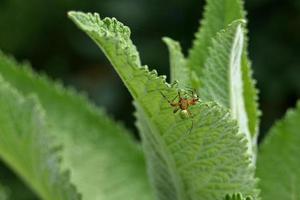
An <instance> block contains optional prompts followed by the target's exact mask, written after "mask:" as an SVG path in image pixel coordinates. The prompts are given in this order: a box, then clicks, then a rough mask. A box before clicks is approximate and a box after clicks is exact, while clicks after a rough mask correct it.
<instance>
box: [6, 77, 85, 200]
mask: <svg viewBox="0 0 300 200" xmlns="http://www.w3.org/2000/svg"><path fill="white" fill-rule="evenodd" d="M0 113H1V115H0V156H1V158H2V159H3V160H4V161H5V162H6V163H7V164H8V165H9V166H10V167H11V168H13V169H14V170H15V171H16V172H17V173H18V174H19V175H20V176H21V177H22V178H23V179H24V180H25V182H27V183H28V184H29V185H30V186H31V187H32V189H33V190H34V191H35V192H36V193H37V194H38V195H39V196H40V197H41V198H42V199H45V200H53V199H57V200H77V199H80V196H79V195H78V194H77V192H76V190H75V188H74V186H73V185H71V183H70V182H69V176H68V174H66V173H62V172H61V170H60V163H59V156H58V153H57V149H56V148H57V147H56V145H55V143H54V142H53V141H52V140H51V138H50V137H49V134H48V133H47V131H48V126H47V123H46V122H47V119H46V118H45V113H44V111H43V109H42V107H41V105H40V104H39V102H38V101H37V98H34V97H32V96H31V97H27V98H24V97H23V96H22V95H20V94H19V93H18V92H17V91H16V90H15V89H14V88H12V87H11V86H10V85H9V84H8V83H6V82H5V81H4V80H3V79H2V77H0Z"/></svg>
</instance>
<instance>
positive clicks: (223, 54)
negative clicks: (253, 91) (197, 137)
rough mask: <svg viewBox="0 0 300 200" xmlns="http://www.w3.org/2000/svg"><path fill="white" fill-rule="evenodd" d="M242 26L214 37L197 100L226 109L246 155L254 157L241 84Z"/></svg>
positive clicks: (235, 24)
mask: <svg viewBox="0 0 300 200" xmlns="http://www.w3.org/2000/svg"><path fill="white" fill-rule="evenodd" d="M242 25H243V22H242V21H235V22H234V23H232V24H231V25H229V26H228V27H227V28H226V29H225V30H223V31H221V32H220V33H218V34H217V37H216V38H215V39H213V42H212V47H211V48H210V49H209V52H210V53H209V55H208V59H207V60H206V62H205V68H204V71H203V78H202V80H203V86H202V88H201V89H200V94H201V97H202V98H203V99H204V100H207V101H216V102H218V103H219V104H221V105H222V106H224V107H226V108H229V109H230V111H231V114H232V117H233V118H234V119H236V120H237V121H238V124H239V128H240V132H241V133H243V134H245V136H246V138H247V140H248V153H249V154H250V155H253V156H254V155H255V153H254V150H253V147H252V138H251V134H250V131H249V127H248V116H247V113H246V110H245V100H244V96H243V80H242V69H241V66H242V65H241V62H242V52H243V48H244V33H243V29H242Z"/></svg>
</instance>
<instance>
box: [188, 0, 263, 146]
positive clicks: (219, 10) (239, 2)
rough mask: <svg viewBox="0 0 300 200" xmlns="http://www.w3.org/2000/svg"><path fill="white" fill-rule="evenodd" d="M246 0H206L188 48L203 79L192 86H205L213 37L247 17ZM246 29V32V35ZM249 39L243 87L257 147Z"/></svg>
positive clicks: (191, 64)
mask: <svg viewBox="0 0 300 200" xmlns="http://www.w3.org/2000/svg"><path fill="white" fill-rule="evenodd" d="M243 4H244V3H243V0H207V5H206V6H205V12H204V19H203V20H202V21H201V24H200V27H199V30H198V32H197V33H196V35H195V36H196V38H195V40H194V42H193V47H192V48H191V49H190V51H189V57H188V59H187V66H188V67H189V68H190V69H192V70H193V71H195V72H196V73H197V74H198V76H199V79H200V82H197V81H193V82H192V83H193V87H194V88H198V89H200V88H201V87H202V85H203V84H204V83H203V80H202V77H204V76H205V75H203V70H204V68H205V65H206V63H207V59H208V57H209V48H211V46H212V45H213V44H212V43H213V40H212V38H215V37H216V35H217V33H218V32H220V31H221V30H223V29H225V28H226V27H227V26H228V25H229V24H231V23H232V22H233V21H235V20H238V19H244V20H246V18H245V15H246V14H245V11H244V9H243ZM246 33H247V32H246V31H245V35H246ZM247 42H248V40H247V38H246V37H245V44H244V49H243V57H242V61H241V63H242V67H241V70H242V72H241V73H242V80H243V84H242V89H243V96H244V100H243V101H244V103H243V104H244V106H245V110H246V114H247V118H248V120H247V121H248V127H249V131H250V134H251V137H252V143H253V147H254V148H256V140H257V138H256V137H257V133H258V124H259V116H260V111H259V109H258V103H257V100H258V95H257V90H256V88H255V82H254V80H253V79H252V70H251V65H250V61H249V59H248V53H247Z"/></svg>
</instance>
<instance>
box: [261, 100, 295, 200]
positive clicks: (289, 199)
mask: <svg viewBox="0 0 300 200" xmlns="http://www.w3.org/2000/svg"><path fill="white" fill-rule="evenodd" d="M299 129H300V102H298V104H297V108H296V109H294V110H290V111H288V112H287V114H286V116H285V117H284V118H283V119H282V120H280V121H279V122H277V123H276V124H275V126H273V127H272V128H271V130H270V131H269V133H268V134H267V136H266V138H265V139H264V141H263V142H262V144H261V146H260V147H259V156H258V160H257V175H258V176H259V177H260V179H261V180H260V188H261V195H262V198H263V199H264V200H271V199H272V200H273V199H286V200H294V199H299V198H300V190H299V185H300V168H299V166H300V159H299V158H300V146H299V143H300V133H299Z"/></svg>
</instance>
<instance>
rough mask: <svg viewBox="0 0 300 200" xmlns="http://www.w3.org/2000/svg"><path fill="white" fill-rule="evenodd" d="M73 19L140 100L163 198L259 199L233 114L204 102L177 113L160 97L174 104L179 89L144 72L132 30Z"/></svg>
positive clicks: (91, 18)
mask: <svg viewBox="0 0 300 200" xmlns="http://www.w3.org/2000/svg"><path fill="white" fill-rule="evenodd" d="M69 16H70V18H71V19H72V20H73V21H74V22H75V23H76V24H77V25H78V26H79V27H80V28H81V29H82V30H83V31H85V32H86V33H87V34H88V35H89V36H90V37H91V38H92V39H93V40H94V41H95V42H96V43H97V44H98V45H99V46H100V48H101V49H102V50H103V52H104V53H105V55H106V56H107V57H108V59H109V60H110V61H111V63H112V65H113V66H114V68H115V70H116V71H117V72H118V74H119V76H120V77H121V79H122V80H123V82H124V84H125V85H126V86H127V88H128V90H129V91H130V93H131V94H132V96H133V98H134V100H135V105H136V107H137V110H138V111H137V116H138V122H137V124H138V126H139V128H140V130H141V132H142V139H143V144H144V145H143V146H144V151H145V154H146V158H147V164H148V171H149V175H150V178H151V183H152V185H153V186H154V188H155V192H156V195H157V199H160V200H167V199H168V200H169V199H174V200H176V199H178V200H184V199H192V200H196V199H206V200H210V199H214V200H215V199H218V198H219V199H222V198H223V197H224V196H225V195H226V194H228V193H233V192H236V191H241V192H243V193H244V194H247V195H253V196H255V197H256V196H257V190H256V189H255V183H256V180H255V178H254V168H253V166H252V165H251V163H250V158H249V156H248V155H247V153H246V152H247V148H246V139H245V136H244V135H242V134H238V128H237V125H236V123H235V122H234V121H232V120H231V119H230V114H229V113H228V112H227V110H224V109H223V108H222V107H220V106H218V105H216V104H215V103H208V104H207V105H206V104H203V103H199V104H197V105H195V106H192V107H191V109H190V111H191V112H192V113H193V114H194V117H193V118H187V119H182V118H181V117H180V116H178V115H175V114H173V112H172V108H171V106H170V105H169V104H168V102H167V100H166V99H165V98H164V97H163V96H162V95H161V94H160V92H162V93H164V95H165V96H166V97H167V98H169V99H171V98H172V97H173V98H174V97H175V96H176V94H177V91H178V88H176V87H171V86H169V85H168V84H167V83H166V82H165V77H161V76H160V77H158V76H157V73H156V71H151V72H150V71H149V70H148V68H147V67H141V65H140V59H139V57H138V53H137V51H136V48H135V46H134V45H133V44H132V41H131V40H130V31H129V29H128V27H126V26H124V25H123V24H122V23H120V22H118V21H117V20H116V19H114V18H113V19H110V18H104V19H103V20H101V19H100V17H99V15H98V14H94V15H92V14H90V13H89V14H85V13H82V12H70V13H69ZM192 124H193V126H191V125H192Z"/></svg>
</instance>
